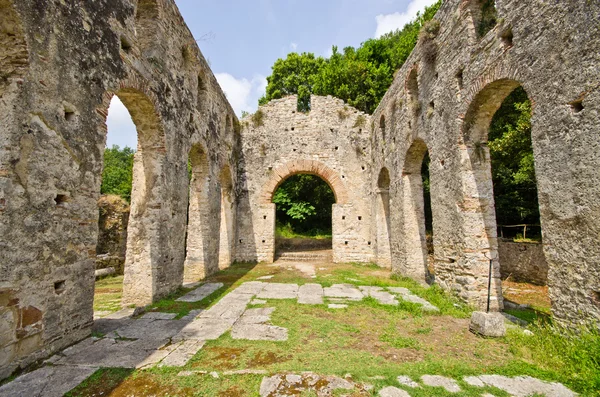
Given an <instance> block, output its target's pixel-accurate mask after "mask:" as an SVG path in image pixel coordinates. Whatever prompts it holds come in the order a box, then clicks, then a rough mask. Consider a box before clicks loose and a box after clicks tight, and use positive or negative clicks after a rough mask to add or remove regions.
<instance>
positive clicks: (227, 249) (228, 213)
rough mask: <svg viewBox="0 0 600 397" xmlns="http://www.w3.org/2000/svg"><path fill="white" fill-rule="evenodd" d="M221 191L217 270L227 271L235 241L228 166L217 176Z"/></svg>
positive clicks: (231, 186)
mask: <svg viewBox="0 0 600 397" xmlns="http://www.w3.org/2000/svg"><path fill="white" fill-rule="evenodd" d="M219 184H220V189H221V215H220V216H221V218H220V228H219V231H220V236H219V269H220V270H223V269H227V268H228V267H229V266H231V264H232V263H233V258H234V252H233V249H234V239H235V228H234V226H235V197H234V191H233V179H232V177H231V169H230V168H229V166H225V167H223V169H222V170H221V173H220V175H219Z"/></svg>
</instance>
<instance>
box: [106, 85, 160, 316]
mask: <svg viewBox="0 0 600 397" xmlns="http://www.w3.org/2000/svg"><path fill="white" fill-rule="evenodd" d="M115 95H116V96H118V97H119V99H120V100H121V102H123V104H124V105H125V107H126V108H127V110H128V111H129V114H130V115H131V118H132V120H133V122H134V124H135V126H136V129H137V134H138V145H137V151H136V153H135V155H134V166H133V188H132V192H131V212H130V218H129V225H128V228H127V253H126V261H125V277H124V281H123V299H122V304H123V305H124V306H126V305H130V304H135V305H146V304H149V303H152V301H153V300H154V298H156V297H157V296H158V295H160V294H161V291H159V290H158V288H157V285H156V284H157V280H158V279H160V277H161V274H162V272H163V271H166V269H164V267H161V264H162V263H163V262H165V258H163V255H165V253H162V252H158V251H157V250H155V249H154V247H159V246H160V244H159V242H158V240H159V239H161V238H162V235H161V230H157V228H156V226H155V225H157V224H159V225H160V224H162V222H161V201H162V199H163V198H162V192H163V186H162V180H163V178H161V176H162V173H163V163H164V161H165V156H166V144H165V134H164V129H163V126H162V121H161V118H160V116H159V114H158V113H157V111H156V109H157V106H156V97H155V96H154V95H153V94H152V93H151V92H150V90H149V89H148V88H147V84H146V83H145V82H143V81H142V80H140V79H137V78H131V79H129V80H126V81H123V82H121V84H120V86H119V89H118V90H116V91H115V92H106V93H105V94H104V98H103V103H102V105H101V108H100V109H98V114H99V115H100V117H101V119H102V123H101V127H100V128H101V130H102V131H101V133H102V134H104V135H106V132H107V126H106V118H107V116H108V107H109V105H110V101H111V100H112V98H113V96H115ZM100 172H101V170H100Z"/></svg>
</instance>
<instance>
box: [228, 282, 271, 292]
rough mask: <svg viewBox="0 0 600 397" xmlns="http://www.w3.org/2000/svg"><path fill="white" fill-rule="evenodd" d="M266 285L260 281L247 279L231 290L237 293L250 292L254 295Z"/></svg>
mask: <svg viewBox="0 0 600 397" xmlns="http://www.w3.org/2000/svg"><path fill="white" fill-rule="evenodd" d="M265 285H267V284H266V283H263V282H261V281H249V282H247V283H243V284H242V285H240V286H239V287H237V288H236V289H235V290H234V291H233V292H235V293H238V294H251V295H256V294H258V293H259V292H260V291H262V290H263V288H264V287H265Z"/></svg>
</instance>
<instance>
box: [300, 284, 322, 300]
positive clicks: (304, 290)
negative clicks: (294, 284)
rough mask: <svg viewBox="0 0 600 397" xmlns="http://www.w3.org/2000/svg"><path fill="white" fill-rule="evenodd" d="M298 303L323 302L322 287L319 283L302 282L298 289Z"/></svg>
mask: <svg viewBox="0 0 600 397" xmlns="http://www.w3.org/2000/svg"><path fill="white" fill-rule="evenodd" d="M298 303H300V304H305V305H320V304H322V303H323V287H322V286H321V284H304V285H302V286H300V288H299V289H298Z"/></svg>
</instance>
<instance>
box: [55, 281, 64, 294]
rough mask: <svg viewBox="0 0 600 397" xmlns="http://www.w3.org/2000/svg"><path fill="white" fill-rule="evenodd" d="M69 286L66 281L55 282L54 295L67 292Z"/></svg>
mask: <svg viewBox="0 0 600 397" xmlns="http://www.w3.org/2000/svg"><path fill="white" fill-rule="evenodd" d="M66 287H67V285H66V282H65V280H60V281H55V282H54V293H55V294H56V295H60V294H62V293H63V292H65V289H66Z"/></svg>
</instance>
